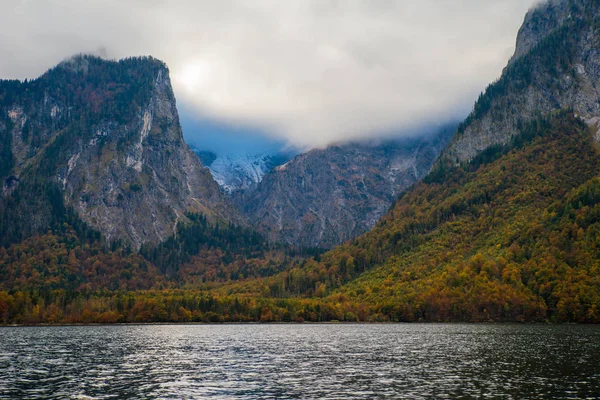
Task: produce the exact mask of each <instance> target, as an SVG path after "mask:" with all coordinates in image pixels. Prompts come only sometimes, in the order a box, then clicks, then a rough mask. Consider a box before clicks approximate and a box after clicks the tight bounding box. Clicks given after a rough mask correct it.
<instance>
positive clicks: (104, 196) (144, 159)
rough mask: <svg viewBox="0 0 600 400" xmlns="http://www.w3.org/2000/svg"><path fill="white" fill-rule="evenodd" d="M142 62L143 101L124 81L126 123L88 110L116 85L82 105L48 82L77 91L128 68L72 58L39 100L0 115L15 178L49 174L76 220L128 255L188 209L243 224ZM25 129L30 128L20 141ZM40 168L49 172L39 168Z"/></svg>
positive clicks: (167, 86)
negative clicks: (69, 83)
mask: <svg viewBox="0 0 600 400" xmlns="http://www.w3.org/2000/svg"><path fill="white" fill-rule="evenodd" d="M131 62H132V63H133V62H142V63H143V61H139V60H137V61H136V60H133V61H131ZM146 62H147V63H151V64H152V65H151V67H149V68H147V69H149V70H150V71H151V73H148V74H146V75H144V76H135V78H134V79H139V80H141V81H143V82H144V84H143V85H141V84H140V87H142V88H143V90H146V91H147V95H146V96H142V95H139V96H138V94H137V92H136V89H135V88H136V87H137V86H136V85H137V83H136V84H133V85H132V87H131V89H130V87H129V86H126V84H123V86H124V87H125V89H123V91H126V90H131V94H130V97H131V102H134V104H135V105H133V106H132V105H131V104H132V103H131V102H130V100H129V99H127V100H126V103H125V104H126V107H130V108H131V110H132V111H131V113H129V114H125V117H124V116H122V115H120V114H119V115H117V114H118V113H117V112H114V113H113V112H112V111H110V110H112V109H113V108H114V109H116V110H118V105H115V104H114V103H110V102H108V101H106V102H100V101H98V102H99V104H100V105H99V106H98V107H97V108H99V109H100V111H99V112H95V108H94V107H95V103H94V101H95V100H96V99H97V98H98V97H101V96H103V95H104V94H105V93H106V92H109V93H112V92H110V90H113V88H114V86H115V85H117V87H118V85H119V84H120V83H115V82H109V81H108V82H104V81H101V83H99V84H96V85H95V86H93V87H92V88H90V89H89V93H86V92H85V89H83V90H81V91H83V94H84V96H86V100H85V101H78V100H77V94H74V95H69V96H65V97H66V101H62V100H60V99H59V98H60V96H59V95H58V93H60V92H59V91H57V90H55V89H56V88H55V87H53V86H52V82H53V79H54V80H56V81H60V82H62V81H63V80H64V79H67V80H69V79H71V77H70V75H71V74H73V76H74V77H73V79H78V80H79V81H81V82H82V83H81V85H83V87H84V88H85V85H87V84H88V83H87V82H88V81H96V80H101V78H99V76H98V75H99V73H96V72H97V71H98V70H102V71H104V69H103V68H107V69H108V68H110V70H111V71H113V70H114V69H116V70H117V71H119V68H121V67H122V68H124V69H127V68H130V69H131V70H132V71H134V72H133V73H134V74H135V73H137V72H135V71H137V70H136V68H137V65H136V66H129V64H128V62H127V61H126V62H124V63H123V62H122V63H121V64H119V65H117V66H115V65H113V64H115V62H112V61H104V60H98V59H95V58H90V57H78V58H75V59H73V60H70V61H68V62H65V63H63V64H61V65H59V67H57V68H56V69H54V70H51V71H50V72H49V73H48V74H47V75H46V77H45V78H44V77H42V78H40V80H39V85H37V86H36V88H38V90H39V92H40V93H43V96H42V95H40V96H41V97H40V96H38V97H40V100H39V101H36V99H35V97H33V98H32V99H27V101H22V103H26V106H24V105H23V104H19V102H17V103H15V104H13V105H11V106H10V107H8V109H7V110H6V111H5V112H6V113H7V116H8V118H9V119H10V121H11V125H12V132H11V134H12V148H13V154H14V156H15V167H14V171H13V174H14V175H15V178H16V179H19V180H21V181H23V180H28V179H35V177H36V176H39V175H40V174H42V172H41V171H42V169H44V171H45V170H46V169H49V172H50V176H49V179H51V180H54V181H55V182H56V183H58V185H59V187H60V188H61V189H62V190H63V193H64V199H65V202H66V203H67V204H69V205H71V206H73V208H74V209H75V210H76V212H77V213H78V214H79V216H80V217H81V218H82V219H83V220H84V221H85V222H87V223H89V224H90V225H91V226H92V227H95V228H97V229H98V230H99V231H101V232H102V233H103V234H104V236H105V237H106V238H107V239H108V240H115V239H123V240H125V241H126V242H129V243H130V244H131V245H132V246H133V247H134V248H139V247H140V245H141V244H142V243H145V242H151V243H156V242H159V241H161V240H163V239H165V238H166V237H168V236H169V235H172V234H173V233H174V230H175V228H176V224H177V222H178V221H179V220H182V219H185V213H186V212H188V211H192V212H198V213H203V214H205V215H207V216H209V217H211V218H214V219H223V220H227V221H233V222H236V223H243V219H242V218H241V217H240V216H239V214H238V213H237V211H236V210H235V208H234V206H233V205H232V203H231V202H230V200H229V199H228V198H227V197H226V196H225V195H224V194H223V193H222V192H221V189H220V187H219V186H218V184H217V183H216V182H215V181H214V180H213V179H212V177H211V175H210V172H209V171H208V169H206V168H204V167H203V166H202V164H201V163H200V160H199V159H198V157H197V156H196V155H195V154H194V153H193V152H192V151H191V150H190V149H189V147H188V146H187V144H186V143H185V142H184V140H183V135H182V131H181V126H180V124H179V116H178V113H177V108H176V102H175V97H174V94H173V90H172V88H171V82H170V79H169V71H168V69H167V67H166V66H165V65H164V64H163V63H162V62H160V61H157V60H154V59H148V60H147V61H146ZM111 63H112V64H111ZM54 75H57V76H59V77H58V78H53V76H54ZM65 75H66V78H64V79H63V77H64V76H65ZM75 77H76V78H75ZM125 82H127V81H126V80H125ZM140 90H142V89H140ZM63 91H64V89H63ZM75 93H77V92H75ZM116 93H117V96H118V94H119V93H122V92H119V91H118V90H117V91H116ZM126 93H129V92H126ZM144 93H145V92H144ZM73 98H74V99H75V100H73ZM115 101H118V97H116V100H115ZM137 101H140V102H141V103H139V104H138V103H136V102H137ZM89 115H91V116H93V117H87V116H89ZM86 118H91V119H86ZM26 127H29V128H28V129H29V130H31V131H32V132H31V133H29V136H30V137H29V138H27V140H25V139H24V129H25V128H26ZM58 143H60V148H56V146H57V144H58ZM51 150H54V153H52V154H50V151H51ZM55 153H56V154H55ZM54 154H55V155H54ZM47 164H49V165H51V166H52V168H44V167H43V166H44V165H47ZM13 181H14V180H13Z"/></svg>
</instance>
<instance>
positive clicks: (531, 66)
mask: <svg viewBox="0 0 600 400" xmlns="http://www.w3.org/2000/svg"><path fill="white" fill-rule="evenodd" d="M598 21H600V4H599V3H598V2H596V1H584V0H551V1H549V2H546V3H543V4H541V5H539V6H537V7H536V8H534V9H532V10H531V11H529V13H528V14H527V16H526V17H525V21H524V23H523V26H522V27H521V29H520V31H519V34H518V38H517V47H516V51H515V54H514V56H513V57H512V59H511V61H510V62H509V64H508V66H507V67H506V68H505V69H504V71H503V74H502V76H501V77H500V79H499V80H498V81H496V82H494V83H493V84H491V85H490V86H489V87H488V88H487V90H486V92H485V93H484V94H482V96H481V97H480V98H479V100H478V101H477V103H476V104H475V108H474V110H473V113H472V114H471V116H469V118H467V120H466V121H465V122H464V123H463V124H462V125H461V126H460V127H459V132H458V134H457V135H456V137H455V138H454V140H453V142H452V144H451V145H450V146H449V148H448V149H447V150H446V151H445V152H444V158H445V159H447V160H448V161H450V162H464V161H468V160H470V159H472V158H473V157H474V156H475V155H477V154H478V153H479V152H480V151H482V150H485V149H487V148H488V147H490V146H493V145H497V144H506V143H507V142H508V141H509V140H510V138H511V137H513V136H514V135H515V134H517V133H518V131H519V127H520V126H522V125H523V124H524V123H526V122H528V121H530V120H532V119H533V118H535V117H536V116H538V115H540V114H544V113H547V112H550V111H553V110H558V109H564V108H572V109H573V110H574V112H575V113H576V114H577V115H579V116H581V117H582V118H583V119H584V120H586V121H587V123H588V125H590V126H593V127H595V128H596V129H597V128H598V121H599V117H600V87H599V85H600V31H599V27H600V26H599V24H598Z"/></svg>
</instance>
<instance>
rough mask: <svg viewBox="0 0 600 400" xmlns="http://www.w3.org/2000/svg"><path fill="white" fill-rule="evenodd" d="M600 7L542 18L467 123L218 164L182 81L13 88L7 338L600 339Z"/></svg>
mask: <svg viewBox="0 0 600 400" xmlns="http://www.w3.org/2000/svg"><path fill="white" fill-rule="evenodd" d="M598 21H600V5H599V4H598V2H596V1H593V0H552V1H550V2H547V3H544V4H542V5H539V6H537V7H536V8H534V9H532V10H531V11H530V12H529V13H528V14H527V15H526V17H525V21H524V23H523V26H522V27H521V29H520V31H519V33H518V37H517V48H516V51H515V53H514V55H513V57H512V58H511V60H510V62H509V63H508V65H507V66H506V67H505V69H504V71H503V73H502V75H501V77H500V78H499V79H498V80H496V81H495V82H493V83H491V84H490V85H489V86H488V87H487V88H486V89H485V91H484V92H483V93H482V94H481V96H480V97H479V99H478V101H477V102H476V103H475V106H474V109H473V111H472V112H471V114H470V115H469V116H468V117H467V118H466V120H464V121H462V122H461V123H459V124H451V123H449V124H447V125H444V126H442V127H439V128H436V129H432V130H431V132H429V134H428V135H421V136H419V137H413V138H404V139H393V140H392V139H390V140H384V141H378V142H353V143H340V144H335V145H330V146H328V147H326V148H323V149H314V150H311V151H309V152H306V153H301V154H292V153H282V154H277V155H261V156H260V157H254V158H252V157H249V158H248V157H246V158H242V159H220V158H219V157H217V156H216V155H214V154H210V153H208V152H205V151H202V150H198V149H193V150H192V149H191V148H190V147H189V146H188V144H186V142H185V141H184V139H183V132H182V128H181V125H180V121H179V114H178V110H177V105H176V100H175V94H174V92H173V89H172V87H171V81H170V76H169V70H168V68H167V66H166V65H165V64H164V63H163V62H161V61H159V60H157V59H154V58H152V57H136V58H127V59H123V60H119V61H111V60H104V59H101V58H98V57H95V56H88V55H78V56H74V57H72V58H70V59H68V60H66V61H64V62H62V63H60V64H59V65H57V66H56V67H54V68H52V69H50V70H48V71H47V72H46V73H45V74H43V75H42V76H40V77H39V78H37V79H34V80H29V81H13V80H3V81H0V178H1V180H2V184H3V187H2V193H1V196H0V322H2V323H4V324H39V323H50V324H60V323H117V322H192V321H194V322H250V321H263V322H279V321H283V322H292V321H296V322H302V321H313V322H319V321H353V322H354V321H372V322H389V321H393V322H399V321H406V322H409V321H469V322H471V321H472V322H482V321H498V322H515V321H519V322H528V321H534V322H586V323H588V322H589V323H598V322H600V154H599V149H600V144H599V141H600V134H599V129H600V125H599V124H600V87H599V86H600V24H599V23H598Z"/></svg>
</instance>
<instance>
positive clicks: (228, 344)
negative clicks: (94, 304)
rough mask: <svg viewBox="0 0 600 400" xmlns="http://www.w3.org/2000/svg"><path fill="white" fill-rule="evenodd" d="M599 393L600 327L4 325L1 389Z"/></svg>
mask: <svg viewBox="0 0 600 400" xmlns="http://www.w3.org/2000/svg"><path fill="white" fill-rule="evenodd" d="M484 397H488V398H494V399H522V398H548V399H551V398H557V399H558V398H560V399H568V398H573V399H575V398H597V399H600V326H581V325H568V326H567V325H561V326H547V325H467V324H465V325H463V324H406V325H405V324H399V325H336V324H333V325H308V324H301V325H135V326H131V325H128V326H123V325H121V326H76V327H3V328H0V398H30V399H33V398H44V399H46V398H60V399H63V398H173V399H182V398H214V399H220V398H222V399H231V398H240V399H286V398H299V399H300V398H301V399H321V398H328V399H351V398H365V399H372V398H394V399H397V398H407V399H408V398H410V399H420V398H437V399H461V398H484Z"/></svg>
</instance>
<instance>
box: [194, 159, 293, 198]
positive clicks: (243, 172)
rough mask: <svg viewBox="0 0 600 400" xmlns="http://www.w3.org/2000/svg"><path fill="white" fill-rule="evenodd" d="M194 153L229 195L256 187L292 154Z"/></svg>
mask: <svg viewBox="0 0 600 400" xmlns="http://www.w3.org/2000/svg"><path fill="white" fill-rule="evenodd" d="M194 152H195V153H196V154H197V155H198V157H200V160H201V161H202V163H203V164H204V165H205V166H206V167H208V169H209V170H210V172H211V174H212V176H213V178H214V179H215V181H217V183H218V184H219V185H220V186H221V187H222V188H223V190H225V191H226V192H227V193H229V194H232V193H234V192H236V191H239V190H247V189H249V188H251V187H253V186H255V185H257V184H258V183H260V182H261V181H262V179H263V177H264V176H265V174H267V173H268V172H269V171H271V170H272V169H273V168H275V167H277V166H279V165H282V164H285V163H286V162H287V161H289V160H290V158H292V153H288V152H280V153H275V154H266V153H265V154H232V155H224V156H219V155H217V154H215V153H213V152H210V151H202V150H198V149H194Z"/></svg>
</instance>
